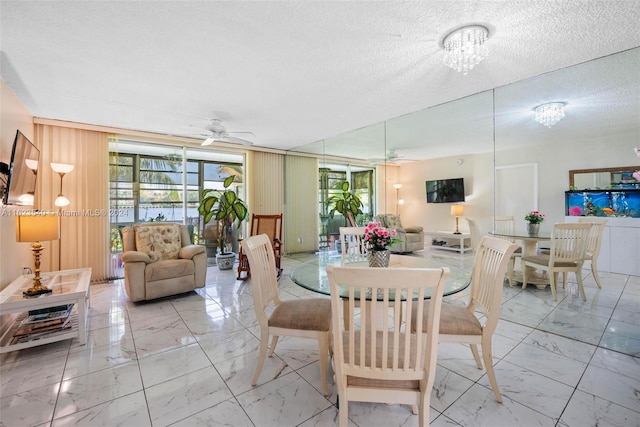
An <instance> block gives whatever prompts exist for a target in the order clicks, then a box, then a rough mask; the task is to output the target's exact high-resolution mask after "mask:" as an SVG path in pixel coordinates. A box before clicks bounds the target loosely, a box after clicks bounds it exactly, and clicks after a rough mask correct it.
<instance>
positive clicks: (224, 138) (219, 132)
mask: <svg viewBox="0 0 640 427" xmlns="http://www.w3.org/2000/svg"><path fill="white" fill-rule="evenodd" d="M203 129H204V130H205V131H207V132H206V133H201V134H199V135H200V136H204V137H206V139H205V140H204V141H202V143H201V144H200V145H202V146H207V145H211V144H213V143H214V142H227V143H231V144H240V145H253V142H251V141H248V140H246V139H242V138H237V137H234V136H231V134H247V135H251V136H255V135H254V134H253V132H230V131H227V129H226V128H225V127H224V126H223V125H222V121H221V120H220V119H211V121H210V123H209V124H207V125H206V126H205V127H204V128H203Z"/></svg>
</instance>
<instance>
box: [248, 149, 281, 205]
mask: <svg viewBox="0 0 640 427" xmlns="http://www.w3.org/2000/svg"><path fill="white" fill-rule="evenodd" d="M246 169H247V172H246V175H247V178H248V179H247V181H246V182H247V190H248V192H249V194H248V200H247V201H248V202H249V211H250V212H251V213H254V214H262V215H271V214H279V213H284V212H283V210H284V173H283V170H284V155H282V154H279V153H263V152H259V151H258V152H252V153H250V154H248V155H247V168H246Z"/></svg>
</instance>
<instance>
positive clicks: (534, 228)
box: [527, 223, 540, 236]
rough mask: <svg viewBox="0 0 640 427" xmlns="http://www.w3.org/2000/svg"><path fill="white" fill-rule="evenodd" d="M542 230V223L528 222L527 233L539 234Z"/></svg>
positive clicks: (530, 234) (531, 234)
mask: <svg viewBox="0 0 640 427" xmlns="http://www.w3.org/2000/svg"><path fill="white" fill-rule="evenodd" d="M539 232H540V224H532V223H529V224H527V233H528V234H529V236H537V235H538V233H539Z"/></svg>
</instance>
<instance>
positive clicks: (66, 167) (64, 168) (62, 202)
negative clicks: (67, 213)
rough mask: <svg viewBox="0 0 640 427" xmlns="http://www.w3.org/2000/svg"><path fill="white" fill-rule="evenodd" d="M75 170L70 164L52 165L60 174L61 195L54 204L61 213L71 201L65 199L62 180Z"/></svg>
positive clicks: (60, 253)
mask: <svg viewBox="0 0 640 427" xmlns="http://www.w3.org/2000/svg"><path fill="white" fill-rule="evenodd" d="M73 168H74V165H70V164H66V163H51V169H53V170H54V171H55V172H57V173H58V175H60V193H58V197H56V201H55V202H54V204H55V205H56V206H57V207H58V208H59V210H60V211H61V210H62V208H63V207H65V206H69V203H70V202H69V199H67V198H66V197H64V194H62V178H64V176H65V174H68V173H69V172H71V171H72V170H73ZM60 218H61V220H60V225H61V226H62V215H60ZM61 267H62V239H61V238H59V239H58V271H60V270H61V269H62V268H61Z"/></svg>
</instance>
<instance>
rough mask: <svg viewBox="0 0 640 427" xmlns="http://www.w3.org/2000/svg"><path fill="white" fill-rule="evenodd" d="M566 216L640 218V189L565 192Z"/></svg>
mask: <svg viewBox="0 0 640 427" xmlns="http://www.w3.org/2000/svg"><path fill="white" fill-rule="evenodd" d="M564 200H565V215H568V216H604V217H627V218H640V189H638V188H634V189H618V188H616V189H609V190H571V191H565V193H564Z"/></svg>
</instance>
